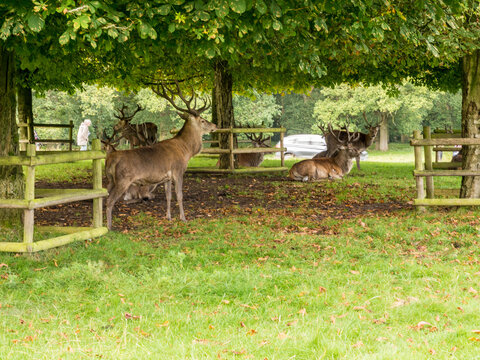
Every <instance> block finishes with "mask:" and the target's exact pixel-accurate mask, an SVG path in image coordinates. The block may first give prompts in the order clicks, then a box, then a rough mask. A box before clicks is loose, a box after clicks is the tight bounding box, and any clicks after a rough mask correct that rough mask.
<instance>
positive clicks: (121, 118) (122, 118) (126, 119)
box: [113, 104, 144, 131]
mask: <svg viewBox="0 0 480 360" xmlns="http://www.w3.org/2000/svg"><path fill="white" fill-rule="evenodd" d="M126 110H128V106H126V105H125V104H123V105H122V107H121V108H120V109H117V111H118V114H115V115H113V116H115V117H116V118H117V119H118V123H117V124H115V126H114V127H113V129H114V130H117V131H120V130H122V129H123V128H125V127H126V126H127V125H128V124H130V121H132V119H133V117H134V116H135V115H136V114H137V113H138V112H139V111H142V110H144V108H142V107H141V106H140V105H137V109H136V110H135V111H134V112H133V113H132V114H131V115H126V114H125V111H126Z"/></svg>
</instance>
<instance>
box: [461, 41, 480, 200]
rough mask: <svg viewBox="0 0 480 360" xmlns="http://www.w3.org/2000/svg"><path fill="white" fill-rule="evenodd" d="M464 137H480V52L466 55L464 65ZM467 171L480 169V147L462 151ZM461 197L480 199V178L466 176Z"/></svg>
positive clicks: (469, 147)
mask: <svg viewBox="0 0 480 360" xmlns="http://www.w3.org/2000/svg"><path fill="white" fill-rule="evenodd" d="M462 137H464V138H479V137H480V51H479V50H476V51H475V52H474V53H473V54H471V55H466V56H465V57H464V58H463V63H462ZM462 155H463V167H464V169H465V170H476V171H478V170H479V169H480V146H464V147H463V149H462ZM460 197H462V198H478V197H480V176H464V177H463V179H462V187H461V188H460Z"/></svg>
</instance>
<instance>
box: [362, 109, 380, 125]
mask: <svg viewBox="0 0 480 360" xmlns="http://www.w3.org/2000/svg"><path fill="white" fill-rule="evenodd" d="M362 115H363V119H364V120H365V124H367V126H368V127H369V128H370V129H374V128H377V127H379V126H380V122H377V123H375V125H374V123H371V122H370V121H368V119H367V114H366V113H365V111H364V112H363V114H362Z"/></svg>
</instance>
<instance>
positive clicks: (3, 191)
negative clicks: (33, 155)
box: [0, 43, 23, 227]
mask: <svg viewBox="0 0 480 360" xmlns="http://www.w3.org/2000/svg"><path fill="white" fill-rule="evenodd" d="M14 65H15V63H14V57H13V54H12V53H11V52H9V51H7V50H5V49H4V47H3V45H2V44H1V43H0V156H7V155H18V151H19V148H18V127H17V124H16V122H15V111H16V99H15V87H14V75H15V66H14ZM0 198H3V199H14V198H23V173H22V167H21V166H0ZM20 221H21V211H20V210H13V209H1V208H0V227H1V226H11V225H18V224H20Z"/></svg>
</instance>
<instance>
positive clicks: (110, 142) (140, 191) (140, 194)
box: [100, 129, 157, 204]
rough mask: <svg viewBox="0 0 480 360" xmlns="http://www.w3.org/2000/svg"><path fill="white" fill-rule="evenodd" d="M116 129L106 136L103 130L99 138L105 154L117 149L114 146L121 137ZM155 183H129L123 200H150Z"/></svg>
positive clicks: (129, 201) (131, 201)
mask: <svg viewBox="0 0 480 360" xmlns="http://www.w3.org/2000/svg"><path fill="white" fill-rule="evenodd" d="M117 135H118V131H117V130H115V129H114V130H113V132H112V135H111V136H108V135H107V132H106V130H103V134H102V139H101V140H100V141H101V142H102V145H103V149H104V150H105V151H106V152H107V154H109V153H111V152H113V151H117V149H116V148H115V147H116V146H117V145H118V142H119V141H120V138H121V137H118V136H117ZM156 187H157V185H143V186H137V185H134V184H132V185H130V187H129V188H128V190H127V191H126V192H125V194H124V195H123V201H125V202H126V203H127V204H130V203H134V202H139V201H141V200H152V199H153V198H155V195H154V194H153V191H154V190H155V188H156Z"/></svg>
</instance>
